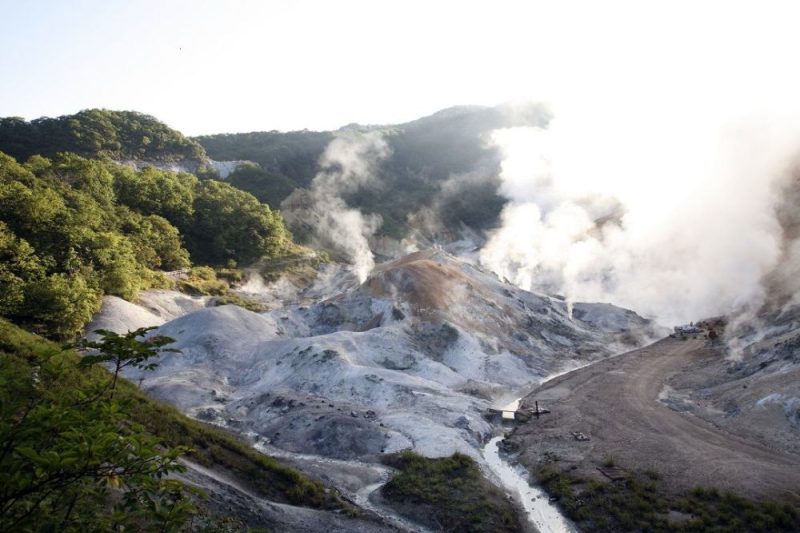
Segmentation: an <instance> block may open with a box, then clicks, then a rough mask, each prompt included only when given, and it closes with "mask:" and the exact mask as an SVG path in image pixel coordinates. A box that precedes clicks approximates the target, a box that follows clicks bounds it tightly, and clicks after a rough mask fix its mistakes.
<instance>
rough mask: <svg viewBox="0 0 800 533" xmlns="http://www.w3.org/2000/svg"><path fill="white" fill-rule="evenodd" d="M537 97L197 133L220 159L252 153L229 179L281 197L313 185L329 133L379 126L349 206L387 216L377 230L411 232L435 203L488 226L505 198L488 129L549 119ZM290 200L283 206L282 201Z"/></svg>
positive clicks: (442, 217) (443, 219)
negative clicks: (371, 169)
mask: <svg viewBox="0 0 800 533" xmlns="http://www.w3.org/2000/svg"><path fill="white" fill-rule="evenodd" d="M548 121H549V114H548V112H547V111H546V110H545V109H544V108H543V107H541V106H538V105H525V106H509V105H506V106H497V107H479V106H461V107H453V108H449V109H445V110H443V111H440V112H438V113H434V114H433V115H431V116H428V117H424V118H421V119H418V120H415V121H412V122H408V123H404V124H396V125H380V126H362V125H358V124H351V125H348V126H346V127H344V128H341V129H340V130H337V131H332V132H314V131H295V132H288V133H281V132H276V131H271V132H252V133H241V134H223V135H209V136H203V137H197V138H196V139H195V140H196V141H197V142H199V143H200V144H201V145H202V146H203V147H204V148H205V149H206V151H207V153H208V154H209V156H210V157H212V158H213V159H215V160H228V159H237V160H249V161H253V162H255V163H257V164H258V165H259V166H260V169H259V170H258V171H256V170H254V169H253V168H252V167H250V168H247V169H243V170H240V171H237V172H234V173H233V174H231V175H230V176H229V179H230V180H231V183H233V184H234V185H236V186H237V187H240V188H242V189H244V190H247V191H248V192H250V193H252V194H253V195H255V196H256V197H258V198H260V199H261V200H269V201H270V202H278V201H282V200H283V199H284V198H286V196H288V194H289V193H291V192H292V190H294V189H295V188H308V187H310V185H311V183H312V180H313V179H314V177H315V175H316V174H317V173H318V172H319V171H320V170H321V168H320V158H321V157H322V155H323V153H324V152H325V149H326V148H327V147H328V145H329V143H330V142H331V140H333V139H334V138H335V137H336V136H338V135H341V134H343V133H345V132H352V131H357V132H379V133H380V134H381V136H382V137H383V139H384V140H385V141H386V143H387V144H388V148H389V150H388V152H389V153H388V156H387V157H386V158H385V159H384V160H382V161H380V162H378V164H377V168H376V170H375V172H376V174H377V178H378V179H376V180H373V181H372V182H371V183H370V185H369V186H368V187H361V188H359V189H358V190H355V191H352V192H350V193H348V194H347V195H346V196H345V200H346V201H347V203H348V205H350V206H351V207H356V208H359V209H361V210H362V211H364V212H366V213H376V214H379V215H381V217H382V219H383V225H382V228H381V229H380V230H379V232H380V234H383V235H388V236H391V237H395V238H400V237H403V236H405V235H407V234H408V233H409V231H410V230H411V226H412V225H413V224H412V223H410V222H409V216H411V215H414V214H419V213H421V212H423V211H425V210H431V211H432V212H434V214H435V216H436V217H437V219H438V220H437V223H441V224H442V225H443V227H444V228H445V229H446V230H451V231H452V230H456V229H458V228H459V227H460V225H461V224H462V223H463V224H466V225H467V226H470V227H472V228H475V229H485V228H488V227H491V226H492V225H493V224H494V223H495V221H496V218H497V216H498V214H499V212H500V210H501V208H502V206H503V203H504V200H503V199H502V198H500V197H499V196H498V195H497V194H496V192H497V187H498V185H499V179H498V177H497V176H498V172H499V163H500V154H499V153H498V151H497V149H496V148H495V147H492V146H490V144H489V142H488V141H489V139H488V135H489V134H490V132H491V131H492V130H494V129H497V128H507V127H513V126H531V125H536V126H545V125H546V124H547V122H548ZM284 207H285V206H284Z"/></svg>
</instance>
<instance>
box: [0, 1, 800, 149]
mask: <svg viewBox="0 0 800 533" xmlns="http://www.w3.org/2000/svg"><path fill="white" fill-rule="evenodd" d="M0 10H1V11H0V12H2V13H3V16H2V18H1V19H0V49H1V50H3V53H2V54H0V72H2V73H3V74H2V81H0V115H1V116H22V117H24V118H26V119H32V118H37V117H40V116H57V115H62V114H67V113H74V112H76V111H78V110H80V109H85V108H92V107H103V108H109V109H132V110H137V111H141V112H145V113H148V114H151V115H154V116H156V117H158V118H159V119H161V120H163V121H165V122H166V123H167V124H169V125H170V126H172V127H175V128H177V129H179V130H181V131H183V132H184V133H186V134H190V135H198V134H206V133H219V132H241V131H260V130H273V129H275V130H296V129H304V128H307V129H334V128H337V127H340V126H342V125H345V124H348V123H351V122H358V123H362V124H382V123H396V122H402V121H408V120H413V119H415V118H418V117H420V116H424V115H427V114H430V113H432V112H435V111H437V110H439V109H442V108H445V107H449V106H452V105H459V104H481V105H493V104H497V103H501V102H507V101H528V100H536V101H545V102H554V105H555V106H556V107H557V106H558V105H572V103H575V102H577V104H575V105H576V106H577V107H576V109H577V108H580V106H584V107H594V106H607V107H609V108H611V109H612V110H613V106H616V105H626V106H628V107H629V108H631V109H641V112H642V113H645V114H646V113H648V112H650V110H652V109H656V108H659V107H660V106H662V104H664V103H669V105H670V108H675V109H681V108H682V106H683V103H684V102H687V103H691V104H693V105H694V104H696V103H697V102H698V101H699V102H702V104H703V106H708V107H709V108H711V109H730V108H735V107H739V106H741V105H742V102H744V103H745V105H746V107H747V108H748V109H753V110H756V108H757V107H758V106H759V105H762V104H764V103H769V102H771V101H775V100H781V101H788V100H791V99H792V95H797V94H800V92H798V89H800V84H798V80H797V72H798V69H797V68H796V64H797V58H796V54H797V51H798V50H800V47H798V45H800V38H799V37H798V36H800V32H798V31H797V29H796V22H797V21H798V20H800V18H798V15H799V14H800V13H798V12H797V11H798V9H797V8H795V7H793V4H792V3H788V2H787V3H778V2H765V1H759V2H746V3H743V2H735V1H725V2H700V1H693V2H680V1H673V2H641V1H639V2H613V1H611V2H569V1H558V2H556V1H527V2H511V1H501V0H494V1H486V2H472V1H465V0H462V1H458V2H450V1H444V0H441V1H430V0H428V1H425V2H420V1H414V0H403V1H390V0H387V1H350V0H346V1H341V0H339V1H310V0H292V1H236V0H231V1H225V2H222V1H218V2H212V1H201V0H170V1H165V0H159V1H144V0H143V1H135V0H128V1H118V0H102V1H91V0H73V1H66V0H64V1H53V0H39V1H36V2H21V1H19V0H13V1H12V0H0ZM612 114H613V113H612Z"/></svg>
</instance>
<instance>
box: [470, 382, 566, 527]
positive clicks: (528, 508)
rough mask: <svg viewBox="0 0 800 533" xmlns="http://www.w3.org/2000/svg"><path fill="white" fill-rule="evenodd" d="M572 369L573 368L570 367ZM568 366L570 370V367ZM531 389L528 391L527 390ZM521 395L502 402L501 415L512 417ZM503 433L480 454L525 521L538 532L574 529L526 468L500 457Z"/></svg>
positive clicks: (517, 407) (490, 441) (493, 439)
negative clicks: (517, 503) (521, 510)
mask: <svg viewBox="0 0 800 533" xmlns="http://www.w3.org/2000/svg"><path fill="white" fill-rule="evenodd" d="M571 370H574V369H571ZM571 370H570V371H571ZM565 373H566V372H559V373H558V374H554V375H552V376H549V377H548V378H546V379H544V380H542V381H541V382H540V383H539V384H538V385H537V387H538V386H540V385H542V384H543V383H545V382H547V381H550V380H551V379H554V378H556V377H558V376H560V375H562V374H565ZM529 392H530V391H527V392H526V394H527V393H529ZM522 398H523V397H522V396H520V397H519V398H516V399H515V400H513V401H511V402H509V403H508V404H505V405H503V406H502V407H501V408H500V409H501V410H502V418H503V419H513V418H514V416H513V415H514V413H516V411H517V409H519V406H520V403H521V400H522ZM504 438H505V437H504V436H498V437H494V438H492V439H491V440H489V442H488V443H486V446H484V447H483V458H484V459H485V460H486V464H487V465H488V466H489V469H490V470H491V471H492V473H493V474H494V475H495V476H496V477H497V479H498V480H499V481H500V482H501V483H502V484H503V486H504V487H505V488H506V490H508V491H509V493H511V494H512V495H513V496H514V497H516V498H517V499H518V500H519V501H520V503H522V506H523V507H524V509H525V512H526V514H527V515H528V521H529V522H530V523H531V524H532V525H533V526H534V527H535V528H536V530H537V531H539V533H574V532H575V531H577V530H576V529H575V527H574V525H572V523H571V522H570V521H569V520H568V519H567V518H566V517H565V516H564V515H563V514H561V511H560V510H559V509H558V507H556V505H555V504H554V503H552V502H550V499H549V497H548V495H547V493H546V492H544V490H542V489H541V488H539V487H536V486H531V484H530V483H529V482H528V472H527V471H526V470H525V468H524V467H522V466H515V465H511V464H510V463H508V462H507V461H505V460H503V458H502V457H500V442H501V441H502V440H503V439H504Z"/></svg>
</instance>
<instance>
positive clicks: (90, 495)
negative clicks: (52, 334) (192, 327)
mask: <svg viewBox="0 0 800 533" xmlns="http://www.w3.org/2000/svg"><path fill="white" fill-rule="evenodd" d="M144 332H145V331H143V330H138V331H136V332H134V333H132V334H128V335H124V336H113V335H107V334H102V335H101V340H99V341H96V342H93V343H87V344H86V345H85V346H84V347H86V348H92V349H94V350H96V352H93V354H92V355H88V356H86V358H84V359H83V360H82V361H80V362H79V360H78V359H76V357H75V355H74V354H73V353H70V352H58V351H56V352H52V351H48V352H46V353H35V354H24V355H20V354H19V353H14V352H11V353H3V357H1V358H0V530H3V531H79V530H86V531H123V530H136V531H175V530H177V529H179V528H180V527H181V526H183V525H184V524H185V523H186V522H187V520H188V519H189V517H190V516H191V515H192V514H193V513H194V507H193V505H192V504H191V501H190V500H188V499H187V491H186V488H185V487H184V486H183V485H182V484H181V483H179V482H177V481H175V480H170V479H166V478H165V476H166V475H167V474H169V473H171V472H180V471H182V470H183V467H182V466H181V465H180V464H179V463H178V462H177V461H178V458H179V457H180V455H181V454H183V453H184V452H185V451H186V449H184V448H180V447H177V448H173V449H163V448H162V447H161V446H159V444H158V442H157V441H156V440H155V439H154V438H152V437H150V436H149V435H148V434H147V433H146V432H145V431H144V429H143V428H142V427H141V426H139V425H138V424H135V423H132V422H131V416H130V412H129V411H130V409H131V408H132V405H131V404H130V403H129V399H128V398H124V399H121V400H120V399H117V398H115V397H114V395H113V393H114V390H115V388H116V385H117V381H116V374H114V375H112V376H110V377H109V374H108V372H106V371H104V370H102V369H100V368H93V367H94V366H95V365H96V364H98V363H101V362H112V363H114V364H116V368H117V369H119V368H121V367H124V366H128V365H144V366H151V363H150V362H149V360H150V359H152V358H153V357H155V356H157V355H158V354H159V353H160V352H161V351H163V349H164V348H163V346H164V345H165V344H167V343H168V342H170V341H171V339H167V338H157V339H156V340H151V341H149V342H148V341H141V340H138V339H137V337H138V336H139V334H141V333H144ZM4 346H5V345H4V344H3V345H0V351H3V350H4V349H5V348H4Z"/></svg>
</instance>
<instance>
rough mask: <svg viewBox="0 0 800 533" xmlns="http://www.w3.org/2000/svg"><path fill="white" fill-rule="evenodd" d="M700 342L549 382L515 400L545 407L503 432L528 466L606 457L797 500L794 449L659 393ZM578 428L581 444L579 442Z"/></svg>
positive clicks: (702, 482)
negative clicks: (724, 424)
mask: <svg viewBox="0 0 800 533" xmlns="http://www.w3.org/2000/svg"><path fill="white" fill-rule="evenodd" d="M704 342H705V341H703V340H684V341H682V340H677V339H670V338H667V339H664V340H661V341H659V342H657V343H655V344H652V345H650V346H647V347H645V348H642V349H639V350H635V351H632V352H628V353H626V354H623V355H620V356H617V357H614V358H611V359H608V360H605V361H602V362H599V363H596V364H593V365H590V366H588V367H585V368H582V369H579V370H576V371H574V372H571V373H569V374H565V375H564V376H561V377H559V378H556V379H554V380H552V381H549V382H548V383H547V384H546V385H544V386H542V387H541V388H539V389H537V390H535V391H534V392H532V393H531V394H530V395H528V396H527V397H526V398H525V399H524V400H523V409H530V408H531V407H532V406H533V402H534V400H538V401H539V405H540V406H541V407H546V408H548V409H550V410H551V411H552V412H551V413H550V414H547V415H542V416H541V417H540V418H538V419H537V418H535V417H533V418H531V420H530V421H528V422H527V423H524V424H522V425H520V426H519V427H518V428H517V429H516V431H515V432H514V435H513V436H512V437H511V438H510V439H509V440H510V441H511V443H512V445H515V446H517V447H518V448H519V449H520V450H522V452H521V454H520V457H519V460H520V462H522V463H523V464H524V465H525V466H526V467H528V468H531V469H533V468H536V466H537V465H538V464H539V463H540V462H541V461H543V460H547V459H546V458H548V457H549V458H552V457H554V456H555V457H558V459H559V461H560V464H561V465H562V466H574V467H575V469H576V470H577V472H576V473H579V474H582V475H588V476H601V474H600V473H599V471H598V470H597V467H598V466H600V465H602V463H604V462H606V461H607V460H608V458H613V462H614V463H615V465H616V466H618V467H620V468H623V469H630V470H644V469H653V470H656V471H658V472H659V473H660V474H662V476H663V478H664V484H665V487H666V488H667V489H668V490H674V491H684V490H688V489H691V488H693V487H695V486H706V487H717V488H719V489H722V490H733V491H734V492H737V493H739V494H740V495H742V496H747V497H755V498H775V497H777V498H780V499H784V500H789V501H794V502H796V503H800V456H798V455H795V454H792V453H789V452H787V451H785V450H781V449H778V447H777V446H776V447H774V448H771V447H768V446H767V445H764V444H762V443H759V442H757V441H756V440H755V439H750V438H748V437H747V435H734V434H730V433H727V432H725V431H724V430H722V429H721V428H718V427H715V426H713V425H712V424H710V423H709V422H707V421H705V420H702V419H700V418H697V417H695V416H692V415H691V414H689V413H687V412H680V411H677V410H674V409H671V408H670V407H668V406H667V404H665V403H664V402H661V401H660V400H659V394H661V393H662V391H663V390H664V387H665V385H666V381H667V380H668V379H669V378H670V377H671V376H673V375H676V374H678V373H681V372H682V371H683V372H687V371H689V370H688V368H686V367H688V365H689V363H691V362H692V361H693V359H696V358H698V357H707V356H708V355H707V351H704V350H703V349H702V348H703V345H704ZM577 432H580V433H583V434H584V435H586V436H588V437H589V440H588V441H579V440H577V439H576V438H575V437H574V435H573V433H577Z"/></svg>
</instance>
